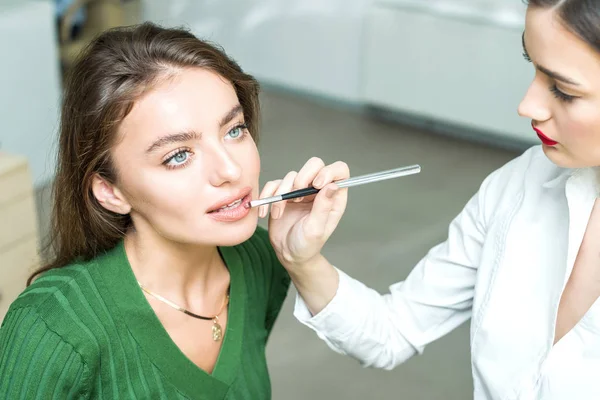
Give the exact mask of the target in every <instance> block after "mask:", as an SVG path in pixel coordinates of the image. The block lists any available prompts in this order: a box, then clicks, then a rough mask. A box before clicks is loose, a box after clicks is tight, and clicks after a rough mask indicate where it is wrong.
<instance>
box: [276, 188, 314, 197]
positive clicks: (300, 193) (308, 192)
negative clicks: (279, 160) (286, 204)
mask: <svg viewBox="0 0 600 400" xmlns="http://www.w3.org/2000/svg"><path fill="white" fill-rule="evenodd" d="M317 193H319V189H316V188H314V187H312V186H311V187H308V188H306V189H299V190H294V191H293V192H289V193H285V194H282V195H281V200H292V199H297V198H298V197H305V196H311V195H313V194H317Z"/></svg>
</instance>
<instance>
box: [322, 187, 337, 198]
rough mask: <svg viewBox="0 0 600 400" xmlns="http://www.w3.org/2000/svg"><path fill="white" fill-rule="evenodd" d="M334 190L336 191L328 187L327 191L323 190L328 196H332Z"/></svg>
mask: <svg viewBox="0 0 600 400" xmlns="http://www.w3.org/2000/svg"><path fill="white" fill-rule="evenodd" d="M335 192H337V190H336V189H332V188H329V189H327V191H326V192H325V196H327V197H328V198H332V197H333V195H334V194H335Z"/></svg>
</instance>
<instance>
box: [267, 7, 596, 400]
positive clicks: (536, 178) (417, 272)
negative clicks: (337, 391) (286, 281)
mask: <svg viewBox="0 0 600 400" xmlns="http://www.w3.org/2000/svg"><path fill="white" fill-rule="evenodd" d="M523 50H524V57H525V59H526V61H527V62H530V63H531V64H532V67H533V68H534V70H535V77H534V78H533V81H532V83H531V85H530V87H529V89H528V90H527V92H526V94H525V97H524V98H523V100H522V102H521V104H520V105H519V106H518V112H519V114H520V115H521V116H523V117H524V118H528V119H530V120H531V124H532V127H533V130H534V131H535V132H536V134H537V135H538V137H539V139H540V141H541V145H538V146H535V147H533V148H531V149H529V150H528V151H526V152H525V153H524V154H522V155H521V156H520V157H518V158H516V159H514V160H512V161H511V162H509V163H507V164H506V165H504V166H503V167H501V168H500V169H498V170H496V171H495V172H493V173H492V174H490V175H489V176H488V177H487V178H486V179H485V180H484V182H483V183H482V185H481V187H480V190H479V191H478V193H477V194H476V195H475V196H474V197H473V198H471V200H470V201H469V202H468V203H467V204H466V206H465V208H464V209H463V210H462V212H461V213H460V214H459V215H458V216H457V217H456V218H455V219H454V220H453V222H452V223H451V225H450V227H449V232H448V238H447V240H446V241H445V242H443V243H441V244H439V245H437V246H436V247H434V248H433V249H431V250H430V251H429V252H428V254H427V255H426V256H425V257H424V258H423V259H422V260H421V261H420V262H419V263H418V265H417V266H416V267H415V269H414V270H413V271H412V272H411V273H410V275H409V276H408V277H407V279H406V280H405V281H403V282H398V283H395V284H393V285H391V286H390V290H389V293H387V294H385V295H380V294H379V293H377V292H376V291H374V290H371V289H370V288H368V287H366V286H365V285H364V284H362V283H361V282H358V281H356V280H354V279H352V278H351V277H349V276H348V275H346V274H345V273H344V272H342V271H341V270H338V269H336V268H335V267H333V266H332V265H331V264H330V263H329V262H328V261H327V260H325V259H324V258H323V257H321V256H317V257H312V258H307V257H302V256H300V255H299V253H298V252H297V249H292V248H290V247H289V246H288V245H287V244H286V243H285V242H281V239H280V238H281V237H284V236H285V235H284V234H282V231H286V230H288V229H289V227H290V226H293V227H294V230H292V231H290V232H288V233H287V236H290V235H295V234H297V230H298V225H297V224H294V222H295V221H297V220H299V219H301V218H303V217H304V215H305V214H306V211H305V210H304V209H303V207H305V205H303V204H302V203H301V204H298V203H293V202H288V203H287V205H286V204H284V203H278V204H275V205H273V210H272V212H271V217H270V230H271V237H272V241H273V245H274V247H275V249H276V252H277V253H278V256H279V258H280V260H281V261H282V263H283V264H284V266H285V267H286V268H287V269H288V271H289V273H290V275H291V277H292V281H293V283H294V284H295V285H296V287H297V289H298V292H299V297H297V302H296V308H295V316H296V317H297V318H298V319H299V320H300V321H301V322H302V323H304V324H306V325H307V326H309V327H310V328H312V329H313V330H314V331H315V332H316V333H317V334H318V336H319V337H321V338H322V339H324V340H325V341H326V342H327V344H328V345H329V346H330V347H331V348H332V349H333V350H335V351H337V352H339V353H342V354H347V355H349V356H351V357H354V358H356V359H358V360H359V361H360V362H361V364H362V365H364V366H369V367H376V368H384V369H392V368H394V367H395V366H397V365H399V364H401V363H403V362H405V361H406V360H408V359H409V358H411V357H412V356H413V355H415V354H419V353H421V352H422V351H423V349H424V348H425V346H426V345H427V344H429V343H431V342H432V341H434V340H436V339H438V338H440V337H441V336H443V335H445V334H447V333H448V332H450V331H451V330H453V329H454V328H455V327H457V326H458V325H460V324H462V323H463V322H464V321H466V320H468V319H469V318H471V341H470V343H471V352H472V357H471V359H472V371H473V379H474V398H475V399H477V400H479V399H546V400H554V399H569V400H570V399H578V400H584V399H600V384H599V380H600V302H598V297H599V295H600V255H599V254H600V201H599V200H598V194H599V192H600V185H599V180H598V179H599V178H598V176H599V175H598V172H600V169H599V168H598V166H600V2H598V1H597V0H530V1H529V4H528V9H527V15H526V24H525V30H524V33H523ZM490 79H493V77H490ZM320 167H321V165H319V163H318V162H316V161H312V162H310V163H309V164H307V165H306V166H305V167H304V168H303V169H302V170H301V171H300V172H299V173H298V174H297V175H295V174H290V175H288V176H286V177H285V178H284V179H283V180H282V181H279V182H269V183H268V184H267V185H266V186H265V187H264V189H263V193H262V194H261V197H266V196H270V195H272V194H273V193H274V192H276V191H278V192H286V191H289V190H292V189H299V188H303V187H306V186H308V185H309V184H310V183H311V182H312V181H313V178H314V177H315V175H316V174H317V172H318V171H319V168H320ZM332 178H333V177H331V176H329V175H326V176H323V175H320V176H319V179H323V182H330V181H332V180H333V179H332ZM315 183H317V185H316V186H319V183H320V182H315ZM341 212H342V208H341V205H340V208H339V210H338V213H341ZM264 214H265V211H264V210H262V211H261V215H264ZM398 223H402V222H401V221H398ZM321 224H322V225H321V226H320V227H318V226H315V225H312V224H311V225H310V226H307V227H306V230H308V231H309V236H310V235H315V236H317V235H324V236H323V237H326V236H327V235H329V234H330V231H331V225H332V224H331V223H330V222H329V221H328V219H327V218H325V217H324V218H323V219H322V220H321ZM307 247H310V245H307ZM292 254H295V255H293V256H292ZM306 254H312V252H311V251H307V253H306ZM399 261H400V262H401V260H399ZM340 267H343V266H340ZM364 268H369V266H368V265H365V266H364Z"/></svg>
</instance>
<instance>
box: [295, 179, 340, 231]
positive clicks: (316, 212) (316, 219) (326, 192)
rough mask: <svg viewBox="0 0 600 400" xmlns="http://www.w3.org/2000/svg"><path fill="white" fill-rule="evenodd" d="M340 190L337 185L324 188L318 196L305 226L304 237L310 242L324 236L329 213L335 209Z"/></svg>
mask: <svg viewBox="0 0 600 400" xmlns="http://www.w3.org/2000/svg"><path fill="white" fill-rule="evenodd" d="M338 190H339V188H338V187H337V186H335V184H331V185H328V186H326V187H324V188H323V189H322V190H321V191H320V192H319V193H318V194H317V195H316V196H315V199H314V202H313V205H312V208H311V210H310V213H309V214H308V217H307V218H306V221H305V223H304V225H303V227H304V235H305V236H306V238H307V239H309V240H315V239H320V238H321V237H323V236H324V234H325V231H326V228H327V221H328V220H329V213H330V212H331V210H332V209H333V204H334V198H335V195H336V192H337V191H338Z"/></svg>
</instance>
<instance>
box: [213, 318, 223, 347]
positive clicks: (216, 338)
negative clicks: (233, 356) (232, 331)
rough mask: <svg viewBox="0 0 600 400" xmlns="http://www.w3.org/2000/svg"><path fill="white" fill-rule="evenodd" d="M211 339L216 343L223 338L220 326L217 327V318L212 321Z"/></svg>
mask: <svg viewBox="0 0 600 400" xmlns="http://www.w3.org/2000/svg"><path fill="white" fill-rule="evenodd" d="M212 337H213V340H214V341H215V342H218V341H220V340H221V339H222V338H223V329H222V328H221V325H219V322H218V319H217V318H215V319H213V326H212Z"/></svg>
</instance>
